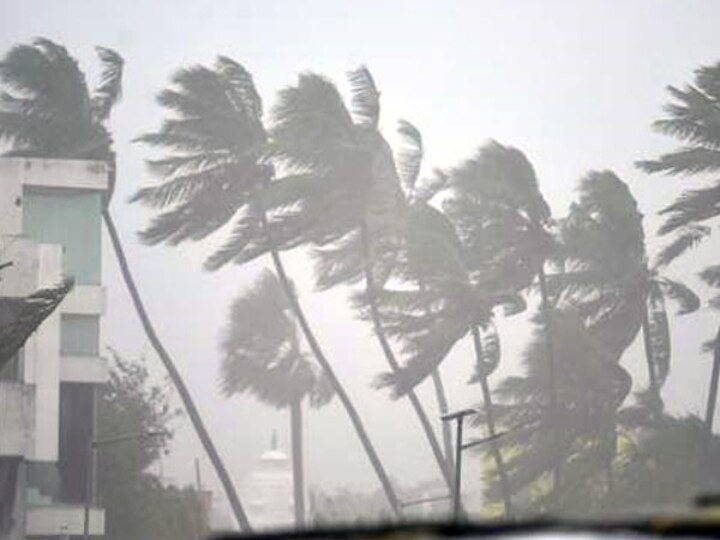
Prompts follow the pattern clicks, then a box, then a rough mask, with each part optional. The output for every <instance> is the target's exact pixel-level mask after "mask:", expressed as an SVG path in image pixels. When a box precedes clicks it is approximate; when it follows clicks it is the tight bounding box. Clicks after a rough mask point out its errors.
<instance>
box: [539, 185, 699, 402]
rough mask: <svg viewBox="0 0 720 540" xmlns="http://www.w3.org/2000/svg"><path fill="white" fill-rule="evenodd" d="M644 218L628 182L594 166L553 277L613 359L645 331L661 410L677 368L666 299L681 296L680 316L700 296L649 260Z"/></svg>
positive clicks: (565, 227) (567, 222) (654, 397)
mask: <svg viewBox="0 0 720 540" xmlns="http://www.w3.org/2000/svg"><path fill="white" fill-rule="evenodd" d="M642 219H643V217H642V214H641V213H640V212H639V210H638V208H637V202H636V200H635V198H634V197H633V195H632V193H631V192H630V190H629V188H628V186H627V185H626V184H625V183H624V182H623V181H622V180H621V179H620V178H618V177H617V176H616V175H615V174H614V173H613V172H611V171H602V172H590V173H588V174H587V175H586V176H585V177H583V179H582V180H581V182H580V186H579V189H578V200H577V202H575V203H573V204H572V206H571V207H570V211H569V214H568V216H567V218H566V219H564V220H563V221H562V225H561V237H562V243H561V244H562V248H561V249H562V258H563V262H564V272H563V273H561V274H560V275H556V276H552V279H551V281H553V287H555V288H557V287H558V286H559V288H560V290H561V291H562V295H561V299H560V302H561V303H563V302H569V303H571V304H572V305H574V306H575V307H576V308H577V309H578V311H579V313H580V314H581V316H582V317H583V320H584V321H585V323H586V325H587V326H588V329H589V331H590V332H591V333H593V334H594V335H595V336H596V337H597V338H598V339H599V340H600V341H601V342H602V343H603V344H604V346H605V347H606V349H607V351H608V353H609V355H610V358H611V359H612V361H613V362H619V361H620V359H621V357H622V355H623V353H624V352H625V350H626V349H627V348H628V347H629V346H630V344H631V343H632V342H633V341H635V339H636V338H637V335H638V333H640V331H642V334H643V343H644V345H645V356H646V361H647V367H648V379H649V396H647V397H648V398H649V400H650V405H651V407H652V409H653V410H654V412H655V414H656V415H658V416H659V415H660V414H661V413H662V399H661V397H660V389H661V388H662V385H663V383H664V382H665V379H666V378H667V375H668V373H669V371H670V332H669V324H668V317H667V313H666V311H665V303H666V299H670V300H674V301H676V302H677V303H678V305H679V309H678V314H679V315H685V314H688V313H693V312H694V311H696V310H697V309H698V308H699V307H700V300H699V298H698V297H697V295H695V293H694V292H693V291H692V290H690V289H689V288H688V287H687V286H686V285H684V284H682V283H680V282H677V281H674V280H671V279H669V278H667V277H664V276H662V275H661V274H660V273H659V269H658V268H657V267H651V266H650V265H649V264H648V258H647V254H646V250H645V234H644V231H643V225H642Z"/></svg>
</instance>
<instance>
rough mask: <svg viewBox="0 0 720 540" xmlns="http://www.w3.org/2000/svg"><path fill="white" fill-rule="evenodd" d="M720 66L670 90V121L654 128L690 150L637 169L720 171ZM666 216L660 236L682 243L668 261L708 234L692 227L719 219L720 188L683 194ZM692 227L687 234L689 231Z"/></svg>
mask: <svg viewBox="0 0 720 540" xmlns="http://www.w3.org/2000/svg"><path fill="white" fill-rule="evenodd" d="M719 81H720V63H718V64H714V65H711V66H704V67H701V68H699V69H698V70H696V71H695V81H694V85H687V86H686V87H685V88H684V89H678V88H676V87H673V86H670V87H668V92H669V93H670V95H671V96H672V98H673V101H672V102H671V103H669V104H668V105H666V106H665V112H666V114H667V117H666V118H664V119H662V120H658V121H657V122H655V123H654V127H655V129H656V130H657V131H659V132H661V133H664V134H666V135H670V136H671V137H675V138H677V139H679V140H681V141H683V142H684V143H685V144H686V145H687V146H684V147H682V148H679V149H678V150H676V151H674V152H671V153H668V154H664V155H662V156H660V158H659V159H657V160H646V161H641V162H639V163H638V166H639V167H640V168H641V169H643V170H645V171H646V172H649V173H658V172H660V173H665V174H671V175H695V174H699V173H708V172H715V171H718V170H720V95H719V94H718V86H719V85H720V83H719ZM661 213H662V214H666V215H667V216H668V217H667V220H666V222H665V223H664V224H663V226H662V227H661V229H660V233H661V234H667V233H669V232H672V231H677V230H678V229H679V230H680V231H679V233H680V234H679V236H678V239H677V240H676V241H675V242H673V244H671V246H673V248H672V249H669V252H668V253H667V254H666V255H665V257H664V261H665V262H666V263H667V262H670V261H671V260H672V259H673V258H674V257H675V256H677V255H678V254H679V253H682V252H683V251H685V249H687V248H688V247H690V246H692V245H694V244H696V243H697V242H698V241H700V240H701V239H702V238H704V237H705V236H707V235H706V234H704V233H703V234H698V232H699V231H701V230H702V229H695V228H692V227H693V226H696V227H697V226H699V225H698V224H699V223H700V222H704V221H706V220H708V219H712V218H716V217H717V216H719V215H720V183H718V182H717V181H716V182H715V184H714V185H711V186H710V187H708V188H702V189H697V190H689V191H685V192H684V193H682V194H681V195H680V197H679V198H678V199H677V200H676V201H675V202H674V203H673V204H671V205H669V206H668V207H667V208H665V209H664V210H663V211H662V212H661ZM688 228H689V230H687V229H688Z"/></svg>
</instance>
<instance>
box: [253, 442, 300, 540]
mask: <svg viewBox="0 0 720 540" xmlns="http://www.w3.org/2000/svg"><path fill="white" fill-rule="evenodd" d="M243 491H244V496H245V499H244V500H247V504H248V514H249V515H248V518H249V519H250V522H251V523H252V524H253V527H255V528H257V529H274V528H288V527H292V526H293V523H294V508H293V480H292V463H291V462H290V459H289V458H288V456H287V454H285V452H283V451H282V450H280V449H279V448H278V440H277V432H276V431H275V430H273V432H272V436H271V438H270V449H269V450H267V451H265V452H263V454H262V455H261V456H260V459H259V461H258V464H257V466H256V468H255V470H254V471H253V472H252V473H251V474H250V476H249V477H248V479H247V481H246V482H245V484H244V485H243Z"/></svg>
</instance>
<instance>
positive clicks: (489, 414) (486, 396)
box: [472, 326, 513, 519]
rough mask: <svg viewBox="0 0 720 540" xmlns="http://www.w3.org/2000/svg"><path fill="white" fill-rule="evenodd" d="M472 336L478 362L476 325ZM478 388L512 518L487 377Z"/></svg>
mask: <svg viewBox="0 0 720 540" xmlns="http://www.w3.org/2000/svg"><path fill="white" fill-rule="evenodd" d="M472 338H473V346H474V347H475V356H476V357H477V359H478V362H479V361H480V359H481V358H482V341H481V340H480V332H479V331H478V329H477V326H473V327H472ZM480 388H481V389H482V395H483V404H484V405H485V419H486V420H487V427H488V435H489V436H490V437H491V440H490V451H491V453H492V456H493V460H495V466H496V467H497V470H498V476H499V477H500V491H501V492H502V498H503V505H504V506H505V517H506V518H507V519H512V517H513V508H512V496H511V494H510V482H509V481H508V474H507V469H506V468H505V462H504V461H503V457H502V453H501V452H500V448H499V447H498V443H497V439H495V436H496V435H497V430H496V429H495V413H494V412H493V410H492V394H491V393H490V385H489V384H488V380H487V377H483V378H482V379H480Z"/></svg>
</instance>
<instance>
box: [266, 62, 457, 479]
mask: <svg viewBox="0 0 720 540" xmlns="http://www.w3.org/2000/svg"><path fill="white" fill-rule="evenodd" d="M349 80H350V86H351V92H352V112H351V110H350V109H348V107H347V106H346V104H345V102H344V100H343V99H342V96H341V95H340V93H339V91H338V90H337V88H336V87H335V85H334V84H332V83H331V82H329V81H328V80H326V79H324V78H322V77H320V76H318V75H315V74H312V73H306V74H303V75H301V76H300V78H299V81H298V83H297V85H295V86H291V87H288V88H286V89H284V90H282V91H281V92H280V98H279V101H278V104H277V107H276V108H275V119H276V122H275V125H274V126H273V130H272V137H273V144H274V146H275V148H274V155H275V156H276V157H278V158H279V159H280V160H281V163H283V165H284V166H286V167H289V168H290V169H291V170H293V171H296V172H303V173H306V174H308V175H310V177H311V178H312V179H313V181H314V182H317V186H316V187H314V188H312V187H311V188H309V189H305V190H304V193H302V194H301V196H300V197H299V200H297V201H296V204H295V206H294V208H293V209H291V210H289V211H288V212H287V213H286V215H285V216H284V220H283V221H285V222H286V225H285V226H286V228H288V229H290V230H306V231H307V234H306V238H308V239H309V240H310V241H311V242H312V243H313V244H314V245H315V246H316V250H315V255H316V256H317V260H318V265H317V274H318V279H317V284H318V287H319V288H320V289H326V288H329V287H333V286H335V285H338V284H341V283H346V284H348V283H349V284H352V283H358V282H360V281H362V282H363V283H364V287H363V293H362V294H361V295H360V296H359V297H358V301H359V302H360V303H361V304H362V306H363V307H364V308H365V309H366V310H367V313H368V314H369V318H370V320H371V322H372V326H373V330H374V332H375V336H376V338H377V339H378V341H379V343H380V347H381V349H382V351H383V355H384V356H385V359H386V361H387V363H388V365H389V366H390V369H391V370H392V371H393V372H396V371H398V370H400V364H399V362H398V361H397V358H396V356H395V353H394V351H393V350H392V347H391V343H390V341H389V339H388V336H387V331H386V329H385V328H384V326H383V320H382V317H381V314H380V308H379V305H378V294H379V292H380V291H381V289H382V285H383V284H384V283H385V281H386V280H387V279H388V277H389V276H390V274H391V270H392V268H393V266H394V264H395V262H396V259H397V254H398V244H399V242H400V241H401V238H402V225H403V223H404V220H403V219H402V215H403V213H404V212H405V210H406V205H405V202H404V197H403V193H402V189H401V187H400V180H399V177H398V173H397V170H396V165H395V160H394V159H393V154H392V150H391V148H390V146H389V145H388V143H387V141H386V140H385V138H384V137H383V135H382V133H381V132H380V130H379V126H378V124H379V114H380V100H379V96H380V94H379V92H378V90H377V88H376V86H375V83H374V80H373V78H372V76H371V74H370V72H369V71H368V70H367V69H366V68H364V67H361V68H359V69H357V70H355V71H352V72H350V74H349ZM407 396H408V399H409V401H410V403H411V405H412V407H413V410H414V411H415V414H416V415H417V417H418V419H419V421H420V424H421V427H422V429H423V432H424V434H425V436H426V439H427V441H428V444H429V446H430V449H431V451H432V453H433V456H434V457H435V460H436V462H437V464H438V467H439V468H440V470H441V473H442V476H443V479H444V480H445V482H446V484H447V485H448V487H449V486H450V485H451V484H452V480H451V477H450V472H449V470H448V467H447V462H446V461H445V458H444V456H443V452H442V449H441V448H440V445H439V444H438V441H437V438H436V436H435V432H434V430H433V427H432V425H431V423H430V421H429V419H428V416H427V413H426V412H425V410H424V408H423V405H422V403H421V402H420V400H419V398H418V397H417V395H416V393H415V392H414V391H413V390H412V389H411V390H410V391H409V392H408V393H407Z"/></svg>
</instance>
